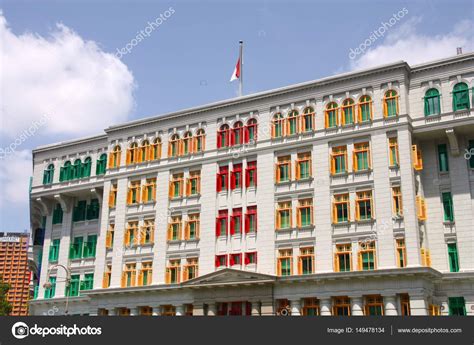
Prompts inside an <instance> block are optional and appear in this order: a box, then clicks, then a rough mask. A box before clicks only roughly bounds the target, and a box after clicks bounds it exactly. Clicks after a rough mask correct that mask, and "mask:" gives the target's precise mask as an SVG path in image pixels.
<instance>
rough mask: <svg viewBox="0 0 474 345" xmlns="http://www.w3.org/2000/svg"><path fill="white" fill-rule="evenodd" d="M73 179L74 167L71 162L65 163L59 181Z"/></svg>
mask: <svg viewBox="0 0 474 345" xmlns="http://www.w3.org/2000/svg"><path fill="white" fill-rule="evenodd" d="M71 178H72V166H71V162H70V161H66V162H64V165H63V166H62V167H61V169H60V171H59V181H60V182H62V181H68V180H70V179H71Z"/></svg>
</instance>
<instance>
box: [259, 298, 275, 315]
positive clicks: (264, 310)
mask: <svg viewBox="0 0 474 345" xmlns="http://www.w3.org/2000/svg"><path fill="white" fill-rule="evenodd" d="M273 308H274V306H273V300H265V301H262V306H261V315H262V316H272V315H275V312H274V310H273Z"/></svg>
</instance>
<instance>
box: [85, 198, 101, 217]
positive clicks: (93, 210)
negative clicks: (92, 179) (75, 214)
mask: <svg viewBox="0 0 474 345" xmlns="http://www.w3.org/2000/svg"><path fill="white" fill-rule="evenodd" d="M99 209H100V206H99V199H92V200H91V203H90V204H89V205H87V215H86V218H87V219H88V220H91V219H98V218H99Z"/></svg>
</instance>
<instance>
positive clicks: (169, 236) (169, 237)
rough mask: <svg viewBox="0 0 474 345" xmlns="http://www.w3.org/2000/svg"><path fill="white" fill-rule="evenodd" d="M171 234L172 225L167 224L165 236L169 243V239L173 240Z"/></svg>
mask: <svg viewBox="0 0 474 345" xmlns="http://www.w3.org/2000/svg"><path fill="white" fill-rule="evenodd" d="M172 233H173V225H172V224H168V236H167V240H168V241H171V239H172V238H173V237H172Z"/></svg>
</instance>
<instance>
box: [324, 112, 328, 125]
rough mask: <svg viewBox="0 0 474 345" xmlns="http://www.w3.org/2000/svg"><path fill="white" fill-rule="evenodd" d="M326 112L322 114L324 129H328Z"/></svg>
mask: <svg viewBox="0 0 474 345" xmlns="http://www.w3.org/2000/svg"><path fill="white" fill-rule="evenodd" d="M328 116H329V114H328V112H327V110H326V111H325V112H324V128H328Z"/></svg>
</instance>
